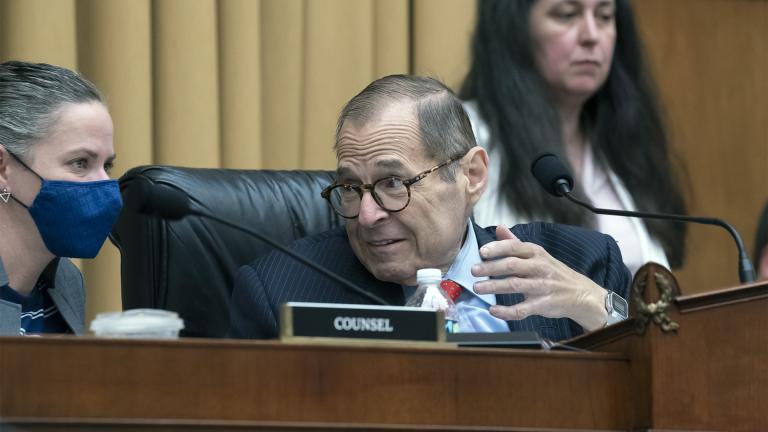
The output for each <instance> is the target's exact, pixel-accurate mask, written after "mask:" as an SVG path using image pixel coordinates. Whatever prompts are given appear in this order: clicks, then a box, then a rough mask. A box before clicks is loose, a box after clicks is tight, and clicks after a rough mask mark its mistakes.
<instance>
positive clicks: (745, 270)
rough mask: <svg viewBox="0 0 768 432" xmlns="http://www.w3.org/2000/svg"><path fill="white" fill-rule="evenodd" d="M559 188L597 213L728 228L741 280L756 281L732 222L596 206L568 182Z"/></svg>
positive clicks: (571, 199) (750, 263)
mask: <svg viewBox="0 0 768 432" xmlns="http://www.w3.org/2000/svg"><path fill="white" fill-rule="evenodd" d="M557 188H558V191H559V192H560V193H561V194H562V195H563V196H564V197H566V198H567V199H568V200H569V201H571V202H572V203H574V204H578V205H580V206H581V207H584V208H586V209H587V210H589V211H591V212H593V213H597V214H602V215H609V216H626V217H634V218H641V219H660V220H670V221H677V222H680V221H685V222H693V223H698V224H703V225H717V226H720V227H723V228H725V229H726V230H728V232H729V233H730V234H731V237H733V239H734V240H735V241H736V246H737V249H738V250H739V261H740V264H741V265H739V280H740V281H741V283H749V282H754V281H755V278H756V276H755V269H754V267H753V266H752V262H751V261H750V260H749V258H748V257H747V256H746V254H745V253H744V251H745V250H746V249H745V248H744V242H743V241H742V240H741V236H740V235H739V233H738V232H737V231H736V229H735V228H734V227H732V226H731V224H729V223H727V222H725V221H723V220H720V219H717V218H708V217H697V216H685V215H670V214H665V213H644V212H631V211H627V210H614V209H602V208H596V207H594V206H592V205H591V204H589V203H586V202H584V201H581V200H579V199H577V198H574V197H573V196H571V188H570V185H569V184H568V183H567V182H558V184H557Z"/></svg>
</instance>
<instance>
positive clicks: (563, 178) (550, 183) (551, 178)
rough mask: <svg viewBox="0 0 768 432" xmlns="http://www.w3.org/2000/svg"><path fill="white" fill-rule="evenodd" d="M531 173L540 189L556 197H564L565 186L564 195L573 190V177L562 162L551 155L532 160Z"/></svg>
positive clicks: (542, 155) (545, 154)
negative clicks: (565, 188)
mask: <svg viewBox="0 0 768 432" xmlns="http://www.w3.org/2000/svg"><path fill="white" fill-rule="evenodd" d="M531 173H532V174H533V176H534V177H536V180H538V181H539V184H540V185H541V187H543V188H544V189H545V190H546V191H547V192H549V193H550V194H552V195H554V196H556V197H561V196H563V195H564V193H563V188H564V187H566V186H567V190H566V191H565V193H567V192H570V191H571V190H573V176H572V175H571V173H570V171H568V168H567V167H566V166H565V165H564V164H563V162H561V161H560V159H558V158H557V156H555V155H554V154H552V153H544V154H541V155H539V157H537V158H536V159H534V161H533V163H532V164H531Z"/></svg>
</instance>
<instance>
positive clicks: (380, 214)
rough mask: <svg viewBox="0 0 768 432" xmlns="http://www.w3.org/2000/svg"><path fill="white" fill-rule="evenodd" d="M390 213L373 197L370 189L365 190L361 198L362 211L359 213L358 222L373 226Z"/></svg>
mask: <svg viewBox="0 0 768 432" xmlns="http://www.w3.org/2000/svg"><path fill="white" fill-rule="evenodd" d="M388 215H389V213H388V212H387V211H386V210H384V209H383V208H381V206H379V203H377V202H376V200H375V199H373V195H371V193H370V192H369V191H364V192H363V196H362V198H360V213H359V214H358V215H357V222H358V223H359V224H360V225H362V226H373V225H376V223H378V222H379V221H381V220H382V219H384V218H386V217H387V216H388Z"/></svg>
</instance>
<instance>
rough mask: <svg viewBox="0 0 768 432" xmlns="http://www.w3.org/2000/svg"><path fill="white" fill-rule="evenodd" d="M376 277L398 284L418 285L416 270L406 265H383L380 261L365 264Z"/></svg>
mask: <svg viewBox="0 0 768 432" xmlns="http://www.w3.org/2000/svg"><path fill="white" fill-rule="evenodd" d="M365 267H366V268H367V269H368V271H369V272H371V274H372V275H373V277H375V278H376V279H378V280H380V281H384V282H390V283H394V284H398V285H416V270H412V269H406V268H404V266H402V265H400V266H395V265H381V264H380V263H377V264H374V265H367V264H366V266H365Z"/></svg>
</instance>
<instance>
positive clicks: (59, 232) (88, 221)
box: [13, 156, 123, 258]
mask: <svg viewBox="0 0 768 432" xmlns="http://www.w3.org/2000/svg"><path fill="white" fill-rule="evenodd" d="M14 158H16V160H18V161H19V163H21V164H22V165H24V167H25V168H27V169H28V170H29V171H30V172H32V173H34V174H35V175H36V176H38V177H39V178H40V180H41V181H42V185H41V186H40V192H39V193H38V194H37V196H36V197H35V200H34V201H33V202H32V205H31V206H27V205H26V204H24V203H22V202H21V201H19V200H18V199H16V197H13V199H14V200H15V201H16V202H18V203H19V204H21V205H22V206H24V207H26V208H27V209H28V210H29V214H30V215H31V216H32V220H34V221H35V225H36V226H37V230H38V231H39V232H40V236H41V237H42V238H43V242H44V243H45V246H46V247H47V248H48V250H49V251H51V253H52V254H54V255H56V256H59V257H71V258H93V257H95V256H96V254H98V253H99V249H101V246H102V245H103V244H104V240H106V239H107V236H108V235H109V232H110V231H111V230H112V225H114V224H115V221H117V216H118V215H119V214H120V210H121V209H122V207H123V201H122V199H121V198H120V186H119V185H118V183H117V180H101V181H93V182H76V181H64V180H46V179H44V178H42V177H41V176H40V175H39V174H37V173H36V172H35V171H33V170H32V169H31V168H29V167H28V166H27V165H26V164H25V163H24V162H22V161H21V160H20V159H19V158H18V157H16V156H14Z"/></svg>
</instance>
